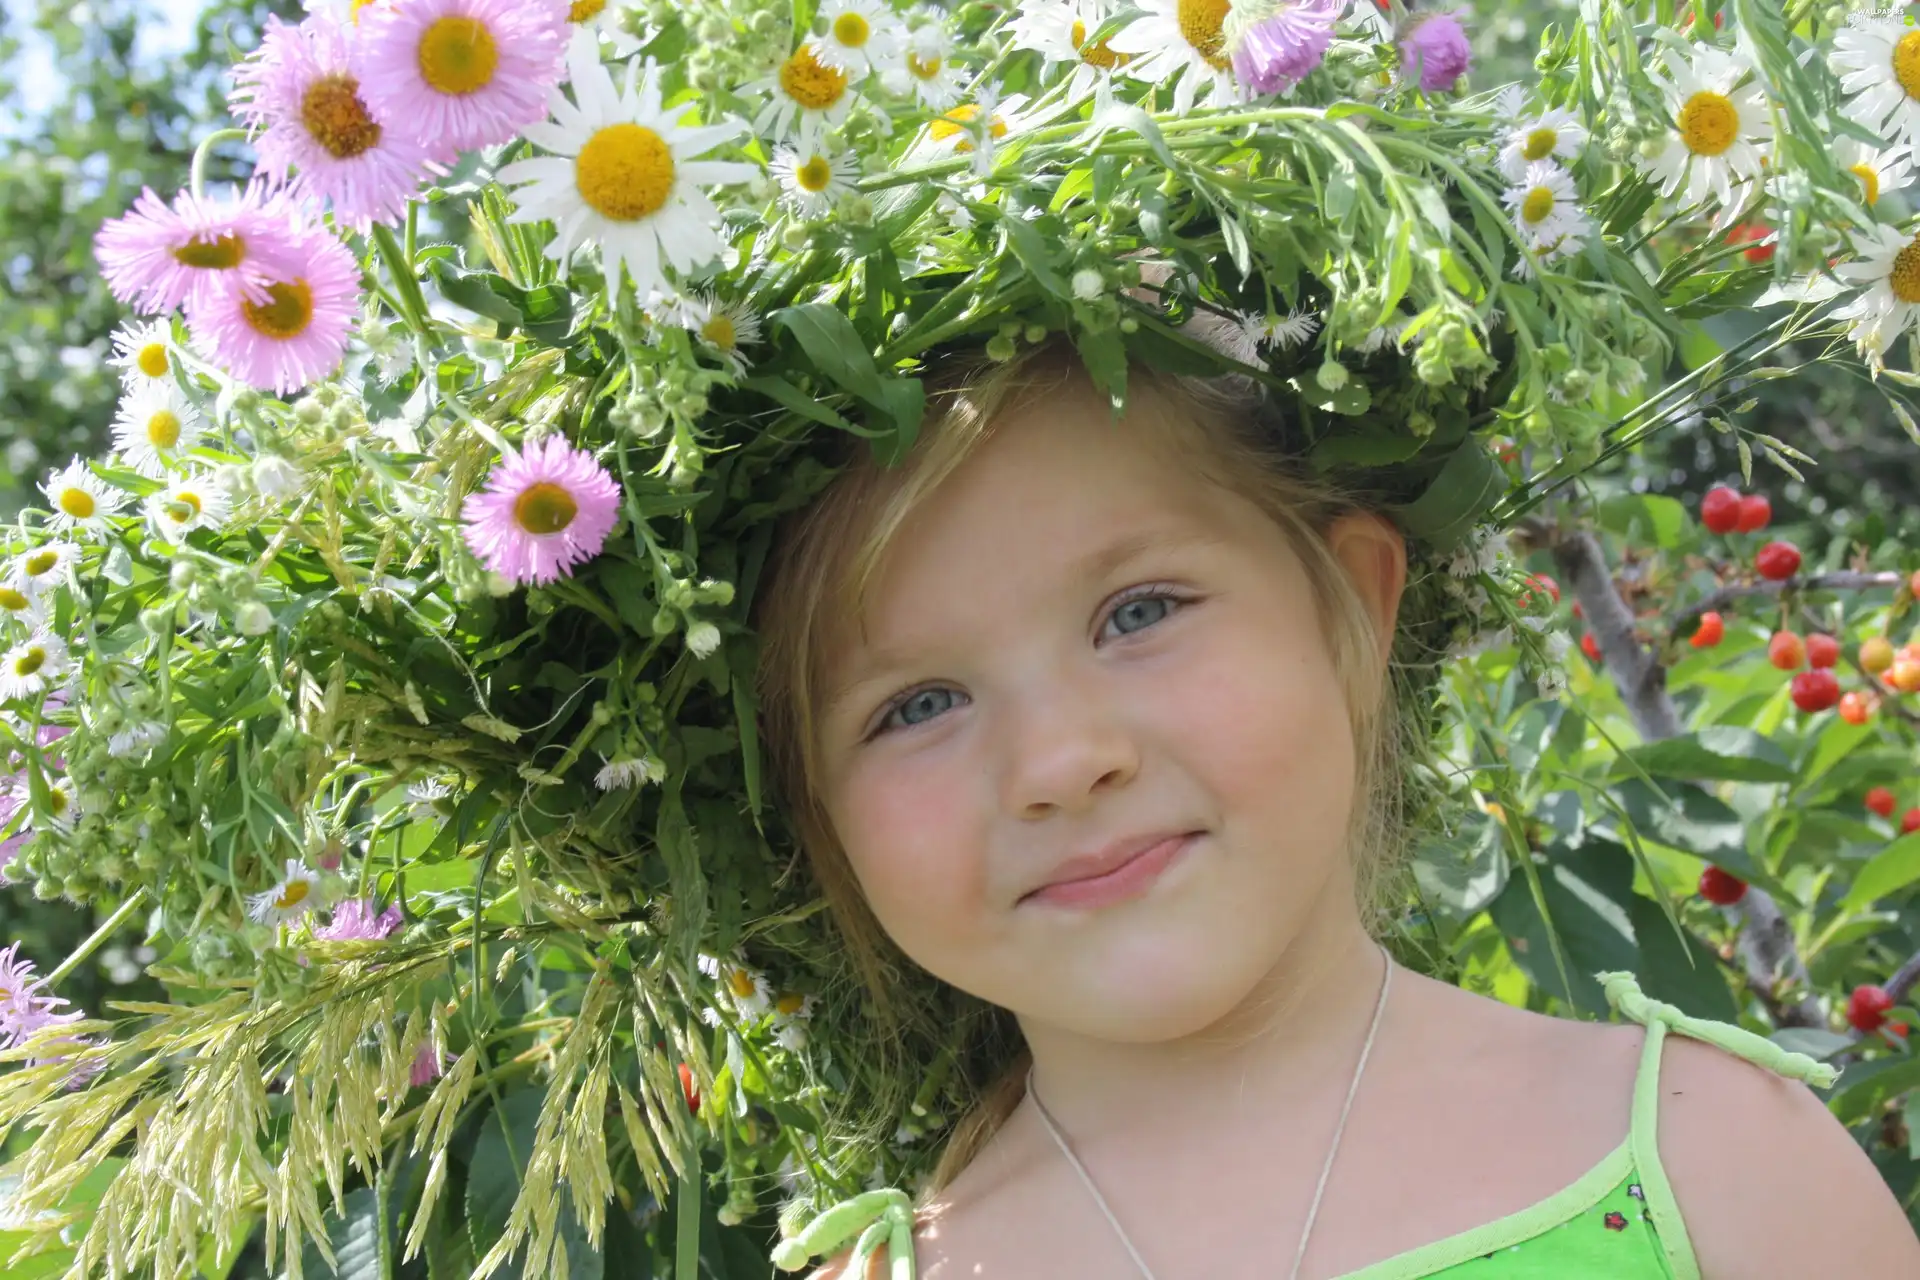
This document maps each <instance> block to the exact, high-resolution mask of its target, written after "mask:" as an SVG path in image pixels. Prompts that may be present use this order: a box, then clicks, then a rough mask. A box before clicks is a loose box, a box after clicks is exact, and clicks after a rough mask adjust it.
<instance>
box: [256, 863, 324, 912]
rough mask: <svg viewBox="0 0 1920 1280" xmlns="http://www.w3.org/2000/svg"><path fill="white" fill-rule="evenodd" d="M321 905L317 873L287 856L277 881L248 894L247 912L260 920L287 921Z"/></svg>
mask: <svg viewBox="0 0 1920 1280" xmlns="http://www.w3.org/2000/svg"><path fill="white" fill-rule="evenodd" d="M320 905H322V903H321V900H320V876H319V874H318V873H317V872H315V871H314V870H313V868H311V867H309V866H308V865H307V864H306V863H304V862H302V861H301V860H300V859H298V858H288V859H287V869H286V872H285V874H283V875H282V876H281V878H280V883H279V884H276V885H274V886H273V888H271V889H267V890H264V891H262V892H260V893H255V894H250V895H249V896H248V898H247V914H248V915H249V916H251V917H252V918H253V919H255V920H257V921H259V922H260V923H261V924H275V925H278V924H290V923H292V922H293V921H295V920H298V919H299V918H300V917H301V916H304V915H306V914H307V912H309V911H311V910H313V909H314V908H315V907H317V906H320Z"/></svg>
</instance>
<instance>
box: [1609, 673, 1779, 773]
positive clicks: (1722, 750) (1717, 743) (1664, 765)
mask: <svg viewBox="0 0 1920 1280" xmlns="http://www.w3.org/2000/svg"><path fill="white" fill-rule="evenodd" d="M1782 688H1783V691H1784V686H1783V687H1782ZM1634 765H1638V766H1639V767H1640V768H1641V769H1644V770H1645V771H1646V772H1648V773H1650V774H1653V775H1654V776H1655V777H1663V778H1712V779H1724V780H1730V781H1734V782H1791V781H1793V769H1792V768H1791V766H1789V765H1788V763H1787V755H1786V752H1784V751H1782V750H1781V749H1780V748H1779V747H1778V746H1776V745H1775V744H1774V743H1773V742H1771V741H1769V740H1768V739H1767V738H1765V737H1763V736H1761V735H1760V734H1758V733H1755V732H1754V731H1753V730H1751V729H1742V728H1739V727H1737V726H1734V725H1711V726H1709V727H1707V728H1705V729H1702V730H1700V731H1699V732H1698V733H1689V734H1681V735H1680V736H1678V737H1674V738H1663V739H1661V740H1660V741H1658V742H1648V743H1643V744H1641V745H1640V746H1637V747H1633V748H1630V749H1629V750H1628V751H1627V752H1626V753H1625V758H1624V759H1622V760H1620V761H1618V762H1616V763H1615V765H1614V769H1613V776H1614V777H1616V778H1619V777H1623V776H1627V775H1630V774H1632V772H1633V766H1634Z"/></svg>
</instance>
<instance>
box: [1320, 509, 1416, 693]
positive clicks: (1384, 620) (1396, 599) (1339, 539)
mask: <svg viewBox="0 0 1920 1280" xmlns="http://www.w3.org/2000/svg"><path fill="white" fill-rule="evenodd" d="M1327 546H1328V547H1329V548H1330V549H1331V550H1332V551H1333V554H1334V556H1335V558H1337V559H1338V560H1339V561H1340V563H1341V565H1342V566H1343V567H1344V568H1345V569H1346V571H1347V576H1348V577H1349V578H1350V579H1352V581H1353V585H1354V589H1355V590H1357V591H1359V593H1360V597H1361V599H1363V600H1365V601H1366V604H1367V609H1368V611H1369V612H1370V613H1372V614H1373V621H1374V627H1375V634H1376V635H1377V636H1378V637H1379V642H1380V663H1381V669H1382V670H1384V669H1385V668H1386V664H1387V662H1388V661H1389V660H1390V659H1391V657H1392V654H1393V628H1394V624H1395V622H1396V621H1397V620H1398V618H1399V616H1400V595H1401V592H1402V591H1404V590H1405V589H1406V585H1407V541H1406V538H1405V537H1403V536H1402V535H1401V533H1400V530H1399V529H1398V528H1396V527H1395V526H1394V524H1393V522H1392V521H1391V520H1389V519H1387V517H1385V516H1383V515H1381V514H1379V513H1378V512H1375V511H1351V512H1348V513H1347V514H1346V515H1343V516H1341V517H1340V518H1339V519H1337V520H1335V521H1334V522H1333V523H1332V524H1331V525H1330V526H1328V528H1327Z"/></svg>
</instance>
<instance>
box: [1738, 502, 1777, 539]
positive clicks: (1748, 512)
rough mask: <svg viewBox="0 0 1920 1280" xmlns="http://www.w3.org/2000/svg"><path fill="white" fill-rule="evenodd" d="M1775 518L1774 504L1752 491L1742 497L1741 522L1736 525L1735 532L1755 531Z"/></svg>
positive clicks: (1764, 526)
mask: <svg viewBox="0 0 1920 1280" xmlns="http://www.w3.org/2000/svg"><path fill="white" fill-rule="evenodd" d="M1772 519H1773V504H1772V503H1771V502H1768V501H1767V500H1766V499H1765V498H1763V497H1761V496H1760V495H1759V494H1757V493H1750V494H1748V495H1747V496H1746V497H1744V498H1742V499H1740V523H1738V524H1736V525H1735V526H1734V532H1735V533H1753V532H1755V531H1757V530H1760V529H1764V528H1766V527H1767V524H1768V523H1769V522H1770V521H1771V520H1772Z"/></svg>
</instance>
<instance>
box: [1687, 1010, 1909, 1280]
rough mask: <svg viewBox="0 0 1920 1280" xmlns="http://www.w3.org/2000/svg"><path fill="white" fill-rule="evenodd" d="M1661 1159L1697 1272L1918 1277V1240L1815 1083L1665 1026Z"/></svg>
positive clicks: (1869, 1161) (1870, 1161)
mask: <svg viewBox="0 0 1920 1280" xmlns="http://www.w3.org/2000/svg"><path fill="white" fill-rule="evenodd" d="M1658 1106H1659V1117H1658V1122H1657V1125H1658V1143H1659V1152H1660V1160H1661V1162H1662V1164H1663V1165H1664V1166H1665V1169H1666V1173H1667V1177H1668V1179H1669V1181H1670V1182H1671V1183H1672V1186H1673V1192H1674V1196H1675V1198H1676V1199H1677V1200H1678V1201H1679V1203H1680V1206H1681V1209H1682V1211H1683V1212H1684V1214H1685V1218H1686V1223H1687V1228H1688V1234H1689V1235H1690V1236H1691V1237H1692V1239H1693V1245H1694V1251H1695V1253H1696V1254H1697V1256H1698V1258H1699V1261H1700V1269H1701V1272H1702V1273H1703V1274H1704V1275H1709V1276H1714V1275H1825V1274H1830V1273H1831V1272H1832V1270H1833V1268H1834V1267H1835V1265H1836V1264H1838V1263H1840V1262H1842V1260H1844V1262H1845V1269H1846V1270H1847V1273H1848V1274H1849V1275H1857V1276H1888V1277H1892V1276H1902V1277H1910V1276H1916V1275H1920V1240H1916V1238H1915V1235H1914V1229H1913V1227H1912V1225H1911V1224H1910V1223H1909V1222H1908V1220H1907V1215H1906V1213H1905V1212H1904V1211H1903V1210H1902V1209H1901V1207H1900V1204H1899V1202H1898V1201H1897V1200H1896V1199H1895V1198H1894V1196H1893V1194H1892V1192H1891V1191H1890V1190H1889V1189H1888V1187H1887V1184H1886V1181H1885V1179H1884V1178H1882V1177H1881V1175H1880V1172H1879V1171H1878V1170H1877V1169H1876V1168H1875V1167H1874V1165H1873V1161H1872V1160H1871V1159H1870V1158H1868V1156H1867V1154H1866V1152H1864V1151H1863V1150H1862V1149H1861V1147H1860V1145H1859V1143H1857V1142H1856V1141H1855V1140H1854V1138H1853V1135H1852V1134H1850V1133H1849V1132H1848V1131H1847V1129H1846V1127H1845V1126H1843V1125H1842V1124H1841V1123H1840V1122H1839V1121H1838V1120H1836V1119H1835V1118H1834V1116H1833V1113H1832V1112H1830V1111H1829V1110H1827V1106H1826V1104H1825V1103H1824V1102H1823V1101H1822V1100H1821V1098H1820V1096H1819V1095H1818V1094H1816V1093H1815V1092H1814V1091H1813V1090H1812V1089H1810V1088H1808V1087H1807V1086H1806V1085H1805V1084H1803V1083H1801V1082H1800V1081H1798V1080H1793V1079H1789V1078H1787V1077H1785V1076H1783V1075H1780V1074H1777V1073H1776V1072H1774V1071H1771V1070H1769V1069H1767V1068H1766V1067H1764V1066H1762V1065H1759V1064H1758V1063H1756V1062H1753V1061H1750V1060H1748V1059H1747V1058H1744V1057H1741V1056H1739V1055H1737V1054H1735V1053H1732V1052H1729V1051H1728V1050H1726V1049H1723V1048H1721V1047H1719V1046H1717V1045H1714V1044H1708V1043H1703V1042H1701V1041H1699V1040H1696V1039H1691V1038H1689V1037H1686V1036H1679V1035H1669V1036H1668V1037H1667V1038H1666V1043H1665V1045H1664V1046H1663V1048H1662V1053H1661V1062H1660V1064H1659V1101H1658Z"/></svg>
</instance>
